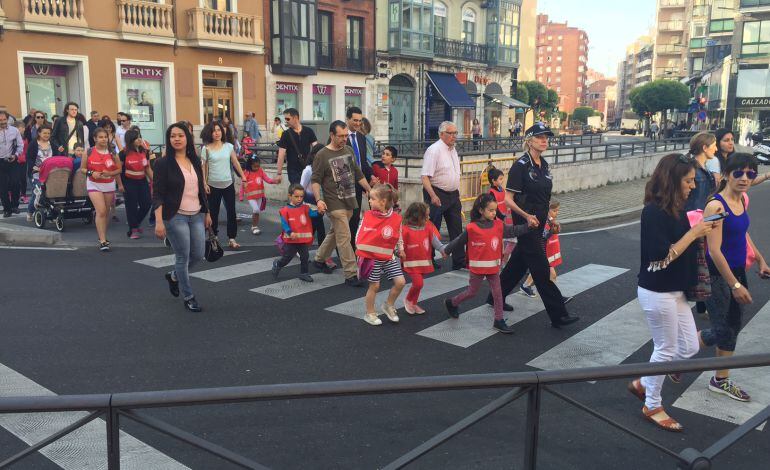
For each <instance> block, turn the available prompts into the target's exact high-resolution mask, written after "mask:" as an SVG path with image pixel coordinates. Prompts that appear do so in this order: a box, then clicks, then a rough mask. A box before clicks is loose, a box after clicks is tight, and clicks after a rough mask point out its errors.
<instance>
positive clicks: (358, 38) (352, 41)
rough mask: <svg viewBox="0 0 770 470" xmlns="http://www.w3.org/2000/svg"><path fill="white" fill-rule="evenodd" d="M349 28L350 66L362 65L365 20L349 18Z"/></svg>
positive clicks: (348, 49) (348, 50) (348, 48)
mask: <svg viewBox="0 0 770 470" xmlns="http://www.w3.org/2000/svg"><path fill="white" fill-rule="evenodd" d="M347 27H348V30H347V44H346V46H347V52H348V65H355V64H361V60H362V58H363V47H364V19H363V18H357V17H355V16H348V26H347Z"/></svg>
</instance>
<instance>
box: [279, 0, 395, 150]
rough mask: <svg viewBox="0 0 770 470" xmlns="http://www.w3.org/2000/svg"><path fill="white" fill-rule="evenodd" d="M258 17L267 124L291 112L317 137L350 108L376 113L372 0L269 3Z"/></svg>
mask: <svg viewBox="0 0 770 470" xmlns="http://www.w3.org/2000/svg"><path fill="white" fill-rule="evenodd" d="M264 16H265V18H269V20H268V21H266V25H265V34H266V37H267V38H268V39H267V40H266V41H265V42H266V49H267V57H268V60H267V63H266V66H265V71H266V77H267V80H266V82H267V83H266V86H267V103H266V107H267V115H268V119H269V121H270V122H272V121H273V119H274V118H275V117H278V118H280V119H281V120H282V119H283V116H282V114H283V111H284V110H285V109H287V108H295V109H297V110H298V111H299V112H300V117H301V119H302V120H303V122H304V123H306V125H308V126H310V127H312V128H314V130H315V131H316V134H317V135H319V137H320V136H325V135H327V134H328V132H329V131H328V128H329V124H330V123H331V122H332V121H334V120H337V119H343V120H344V118H345V112H346V110H347V108H349V107H351V106H357V107H359V108H361V109H362V110H363V112H364V115H365V116H369V117H370V119H371V116H373V115H375V114H376V106H377V89H376V86H375V85H374V82H373V78H374V76H375V73H376V54H375V34H374V31H375V23H374V19H375V2H374V0H349V1H345V2H332V1H318V0H286V1H278V0H272V1H266V2H265V3H264ZM377 131H378V129H376V128H375V132H374V134H375V136H377V137H378V138H379V137H380V133H379V132H377Z"/></svg>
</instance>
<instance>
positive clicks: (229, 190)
mask: <svg viewBox="0 0 770 470" xmlns="http://www.w3.org/2000/svg"><path fill="white" fill-rule="evenodd" d="M209 188H211V192H209V198H208V199H209V212H210V215H211V230H212V231H213V232H214V233H215V234H219V205H220V204H221V202H222V200H224V201H225V211H226V212H227V238H235V237H236V235H238V221H237V220H236V214H235V185H233V184H231V185H230V186H228V187H226V188H224V189H219V188H215V187H213V186H209Z"/></svg>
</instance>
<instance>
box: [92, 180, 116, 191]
mask: <svg viewBox="0 0 770 470" xmlns="http://www.w3.org/2000/svg"><path fill="white" fill-rule="evenodd" d="M115 188H116V184H115V182H114V181H111V182H109V183H97V182H94V181H91V180H90V179H88V180H86V190H87V191H88V192H89V193H114V192H115Z"/></svg>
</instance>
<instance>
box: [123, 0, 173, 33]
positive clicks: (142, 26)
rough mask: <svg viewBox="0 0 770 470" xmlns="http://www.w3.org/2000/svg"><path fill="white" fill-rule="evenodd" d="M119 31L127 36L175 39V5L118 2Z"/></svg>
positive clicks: (133, 1) (126, 0)
mask: <svg viewBox="0 0 770 470" xmlns="http://www.w3.org/2000/svg"><path fill="white" fill-rule="evenodd" d="M117 4H118V31H119V32H120V33H122V35H123V36H124V37H126V35H141V36H154V37H165V38H173V37H174V5H172V4H168V5H166V4H160V3H154V2H148V1H146V0H117Z"/></svg>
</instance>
